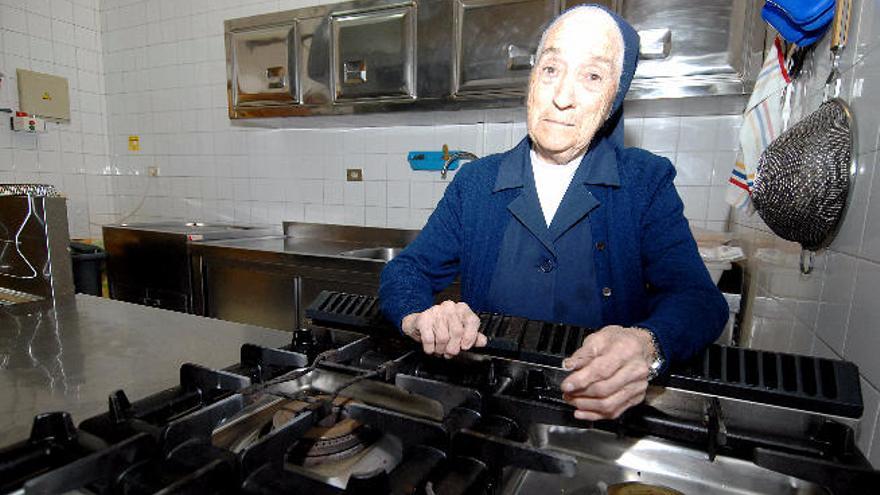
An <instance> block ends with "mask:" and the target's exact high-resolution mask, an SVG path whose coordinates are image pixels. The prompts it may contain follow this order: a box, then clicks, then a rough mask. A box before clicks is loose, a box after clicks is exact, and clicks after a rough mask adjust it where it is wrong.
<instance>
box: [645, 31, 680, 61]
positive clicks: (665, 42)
mask: <svg viewBox="0 0 880 495" xmlns="http://www.w3.org/2000/svg"><path fill="white" fill-rule="evenodd" d="M639 38H640V39H641V43H640V46H639V58H641V59H644V60H659V59H663V58H666V57H668V56H669V52H670V51H671V50H672V31H670V30H669V28H660V29H642V30H641V31H639Z"/></svg>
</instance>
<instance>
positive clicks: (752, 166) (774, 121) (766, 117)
mask: <svg viewBox="0 0 880 495" xmlns="http://www.w3.org/2000/svg"><path fill="white" fill-rule="evenodd" d="M790 82H791V78H790V77H789V75H788V71H787V70H785V58H784V57H783V53H782V43H781V41H780V39H779V37H778V36H777V37H776V40H775V42H774V43H773V47H772V48H771V49H770V52H769V53H768V54H767V58H766V59H765V60H764V66H763V67H762V68H761V72H760V73H759V74H758V79H757V81H756V82H755V89H754V90H753V91H752V96H751V97H750V98H749V103H748V105H746V111H745V113H743V124H742V128H741V129H740V132H739V145H740V153H739V154H738V155H737V160H736V163H735V164H734V166H733V170H731V172H730V179H729V180H728V189H727V195H726V199H727V203H728V204H729V205H731V206H733V207H734V208H745V207H747V206H748V205H749V204H750V195H751V190H752V181H753V180H754V178H755V170H756V169H757V167H758V160H759V159H760V158H761V153H763V152H764V150H765V149H766V148H767V146H768V145H769V144H770V143H771V142H772V141H773V140H774V139H776V136H778V135H779V134H781V133H782V131H783V123H782V114H783V109H782V107H783V96H784V94H785V90H786V88H787V87H788V84H789V83H790Z"/></svg>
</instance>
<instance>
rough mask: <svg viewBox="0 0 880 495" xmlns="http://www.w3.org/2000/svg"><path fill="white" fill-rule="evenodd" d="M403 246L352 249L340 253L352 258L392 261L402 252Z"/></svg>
mask: <svg viewBox="0 0 880 495" xmlns="http://www.w3.org/2000/svg"><path fill="white" fill-rule="evenodd" d="M401 251H403V248H399V247H374V248H364V249H352V250H351V251H343V252H341V253H339V254H341V255H342V256H350V257H352V258H365V259H371V260H381V261H385V262H388V261H391V259H392V258H394V257H395V256H397V255H398V254H400V252H401Z"/></svg>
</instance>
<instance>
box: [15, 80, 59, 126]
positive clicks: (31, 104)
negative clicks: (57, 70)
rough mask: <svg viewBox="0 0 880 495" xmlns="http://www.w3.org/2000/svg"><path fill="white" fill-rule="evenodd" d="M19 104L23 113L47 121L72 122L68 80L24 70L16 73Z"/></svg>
mask: <svg viewBox="0 0 880 495" xmlns="http://www.w3.org/2000/svg"><path fill="white" fill-rule="evenodd" d="M16 76H17V77H18V103H19V106H21V110H22V111H23V112H27V113H28V114H30V115H37V116H39V117H44V118H47V119H57V120H70V92H69V89H68V86H67V79H66V78H63V77H58V76H53V75H49V74H43V73H40V72H33V71H29V70H24V69H18V70H17V71H16Z"/></svg>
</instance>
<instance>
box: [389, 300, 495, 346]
mask: <svg viewBox="0 0 880 495" xmlns="http://www.w3.org/2000/svg"><path fill="white" fill-rule="evenodd" d="M401 327H402V329H403V333H405V334H406V335H408V336H409V337H410V338H412V339H413V340H415V341H416V342H421V344H422V348H423V349H424V351H425V353H426V354H435V355H438V356H439V355H443V356H444V357H446V358H451V357H452V356H455V355H457V354H458V353H459V352H460V351H466V350H468V349H470V348H471V347H474V346H476V347H483V346H485V345H486V342H487V340H486V336H485V335H483V334H481V333H480V318H479V317H478V316H477V315H476V314H475V313H474V312H473V311H472V310H471V308H470V306H468V305H467V304H465V303H463V302H459V303H456V302H452V301H443V302H442V303H440V304H437V305H435V306H431V307H430V308H428V309H426V310H424V311H422V312H421V313H411V314H408V315H406V316H405V317H404V318H403V322H402V324H401Z"/></svg>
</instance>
